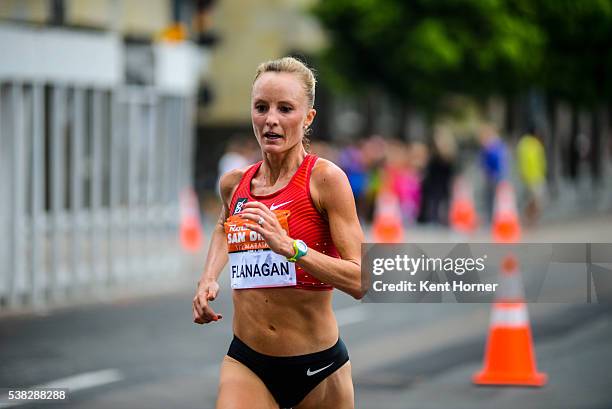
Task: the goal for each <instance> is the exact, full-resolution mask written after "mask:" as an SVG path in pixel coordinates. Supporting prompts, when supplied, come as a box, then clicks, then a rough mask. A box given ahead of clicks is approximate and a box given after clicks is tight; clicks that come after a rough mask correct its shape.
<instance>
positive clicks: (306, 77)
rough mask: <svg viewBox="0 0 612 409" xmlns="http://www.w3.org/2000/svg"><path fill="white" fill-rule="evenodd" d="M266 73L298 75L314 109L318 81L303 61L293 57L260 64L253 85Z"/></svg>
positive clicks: (309, 104)
mask: <svg viewBox="0 0 612 409" xmlns="http://www.w3.org/2000/svg"><path fill="white" fill-rule="evenodd" d="M265 72H288V73H291V74H296V75H297V76H298V78H299V79H300V81H302V85H303V87H304V92H305V94H306V98H307V99H308V106H309V107H310V108H312V107H314V101H315V86H316V84H317V80H316V78H315V76H314V72H313V70H312V69H310V68H309V67H307V66H306V64H304V63H303V62H302V61H300V60H298V59H297V58H293V57H283V58H279V59H277V60H270V61H266V62H263V63H261V64H259V67H257V71H255V79H253V83H255V81H257V78H259V77H260V76H261V74H263V73H265Z"/></svg>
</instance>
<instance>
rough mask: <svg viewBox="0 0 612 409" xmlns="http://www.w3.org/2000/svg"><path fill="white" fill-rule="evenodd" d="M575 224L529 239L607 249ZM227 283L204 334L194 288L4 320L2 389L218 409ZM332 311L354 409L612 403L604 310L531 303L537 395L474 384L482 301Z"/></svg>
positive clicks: (485, 315) (483, 322)
mask: <svg viewBox="0 0 612 409" xmlns="http://www.w3.org/2000/svg"><path fill="white" fill-rule="evenodd" d="M568 226H569V227H568ZM576 226H581V227H580V228H578V227H573V226H571V225H568V224H564V225H563V226H550V227H549V228H547V229H543V230H541V231H539V232H538V234H539V235H540V236H538V237H536V238H537V239H539V240H542V241H547V240H550V238H551V237H556V236H558V235H559V234H561V233H564V232H565V233H566V232H567V231H568V230H567V229H568V228H570V229H572V231H573V234H574V239H573V240H569V241H580V240H581V239H580V237H582V236H581V235H583V234H584V235H588V237H591V238H593V241H604V238H605V237H607V234H609V233H608V232H609V231H612V229H610V226H612V223H610V220H608V219H606V222H605V223H604V222H602V220H600V219H596V220H592V221H588V220H585V221H582V222H581V223H579V224H577V225H576ZM581 229H582V230H581ZM432 237H434V236H432ZM576 237H578V238H579V239H578V240H577V239H576ZM424 241H426V240H424ZM551 241H552V240H551ZM188 281H189V280H188ZM174 287H176V286H174ZM228 287H229V286H228V283H227V282H222V288H223V289H224V290H223V292H222V293H221V296H220V297H219V299H218V300H217V301H216V302H215V304H216V305H215V306H216V308H217V310H218V311H219V312H221V313H223V314H224V317H225V318H224V319H223V320H222V321H220V322H218V323H214V324H211V325H206V326H199V325H195V324H193V323H192V322H191V297H192V288H191V284H190V283H189V284H185V285H183V284H180V285H179V286H178V289H176V290H173V291H165V292H162V293H158V294H155V295H150V296H147V297H131V296H130V297H124V298H121V299H117V300H114V301H112V302H105V303H92V304H88V305H83V306H79V307H71V308H65V309H60V310H53V311H49V312H48V314H46V315H40V314H38V315H33V314H17V315H12V316H4V317H1V318H0V363H1V364H0V388H9V387H11V388H28V387H32V386H35V385H38V386H63V385H68V386H69V387H70V388H71V392H70V399H69V401H68V402H62V403H58V404H54V403H45V404H40V403H36V404H29V405H28V404H25V405H19V406H14V407H20V408H26V409H27V408H33V407H43V408H49V409H51V408H88V409H97V408H100V409H102V408H122V409H133V408H143V409H144V408H147V409H155V408H160V409H161V408H164V409H165V408H185V409H188V408H194V409H195V408H201V409H207V408H213V407H214V403H215V398H216V388H217V381H218V368H219V362H220V361H221V359H222V357H223V355H224V354H225V352H226V350H227V347H228V345H229V341H230V339H231V335H232V334H231V322H230V319H229V318H230V317H231V315H232V307H231V302H230V301H231V297H230V296H229V290H228ZM335 310H336V313H337V316H338V320H339V323H340V330H341V334H342V337H343V339H344V340H345V342H346V344H347V346H348V348H349V352H350V355H351V360H352V363H353V370H354V371H353V376H354V382H355V391H356V403H357V407H358V408H368V409H394V408H398V409H399V408H432V409H433V408H476V409H477V408H516V407H521V408H522V409H526V408H555V409H557V408H580V409H582V408H593V409H599V408H602V409H603V408H608V407H611V406H612V388H610V385H612V371H610V370H609V365H610V363H611V362H612V343H611V342H610V339H611V338H612V308H611V307H610V306H609V305H600V304H592V305H589V304H573V305H570V304H531V305H530V306H529V311H530V316H531V324H532V329H533V336H534V341H535V348H536V354H537V359H538V367H539V369H540V370H542V371H544V372H547V373H548V375H549V378H550V381H549V383H548V385H546V386H545V387H544V388H537V389H529V388H527V389H526V388H513V387H510V388H509V387H485V388H483V387H476V386H474V385H472V384H471V382H470V379H471V375H472V374H473V373H474V372H475V371H477V370H478V369H479V368H480V366H481V364H482V357H483V351H484V343H485V340H486V334H487V330H488V320H489V312H490V306H489V305H485V304H376V305H374V304H362V303H359V302H357V301H355V300H352V299H351V298H350V297H348V296H346V295H344V294H342V293H339V292H337V291H336V296H335ZM4 391H6V389H4ZM0 392H2V391H0ZM0 407H2V405H0ZM6 407H9V406H6ZM11 407H13V406H11Z"/></svg>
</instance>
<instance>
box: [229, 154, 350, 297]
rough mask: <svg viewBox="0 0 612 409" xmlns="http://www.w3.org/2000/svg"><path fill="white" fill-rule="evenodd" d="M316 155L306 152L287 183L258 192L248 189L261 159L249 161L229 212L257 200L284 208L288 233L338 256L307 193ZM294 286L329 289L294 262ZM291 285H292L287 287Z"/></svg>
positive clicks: (317, 248)
mask: <svg viewBox="0 0 612 409" xmlns="http://www.w3.org/2000/svg"><path fill="white" fill-rule="evenodd" d="M317 159H318V158H317V156H315V155H311V154H308V155H306V157H305V158H304V161H303V162H302V164H301V165H300V167H299V168H298V170H297V171H296V172H295V174H294V175H293V177H292V178H291V180H290V181H289V183H288V184H287V186H285V187H283V188H282V189H280V190H277V191H276V192H274V193H271V194H269V195H264V196H258V195H254V194H252V193H251V180H252V179H253V176H255V173H257V171H258V170H259V168H260V166H261V164H262V163H263V162H262V161H259V162H258V163H256V164H254V165H252V166H251V167H249V168H248V169H247V171H246V172H245V173H244V175H243V176H242V179H241V180H240V183H239V184H238V188H237V189H236V191H235V192H234V195H233V196H232V201H231V203H230V214H231V215H233V214H236V213H240V210H242V206H243V205H244V203H246V202H250V201H258V202H261V203H263V204H265V205H266V206H268V207H269V208H270V209H272V210H275V209H286V210H289V211H291V214H290V215H289V221H288V222H289V223H288V224H289V236H290V237H291V238H293V239H299V240H303V241H304V242H305V243H306V245H308V248H310V249H313V250H316V251H319V252H321V253H323V254H326V255H328V256H331V257H336V258H340V255H339V254H338V250H337V249H336V247H335V246H334V243H333V242H332V238H331V233H330V232H329V223H328V222H327V220H325V219H324V218H323V216H322V215H321V213H319V211H318V210H317V208H316V207H315V205H314V203H313V202H312V199H311V197H310V174H311V173H312V168H313V166H314V164H315V162H316V161H317ZM295 267H296V279H297V280H296V281H297V284H296V286H295V288H302V289H307V290H332V289H333V287H332V286H331V285H329V284H325V283H323V282H321V281H319V280H318V279H316V278H315V277H313V276H312V275H310V274H309V273H308V272H307V271H305V270H304V269H303V268H301V267H300V266H298V265H297V264H296V266H295ZM288 288H293V287H288Z"/></svg>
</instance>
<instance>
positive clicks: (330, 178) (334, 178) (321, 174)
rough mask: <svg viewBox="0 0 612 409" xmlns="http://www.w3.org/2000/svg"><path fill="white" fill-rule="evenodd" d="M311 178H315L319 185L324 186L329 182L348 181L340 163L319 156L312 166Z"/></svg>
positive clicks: (314, 180)
mask: <svg viewBox="0 0 612 409" xmlns="http://www.w3.org/2000/svg"><path fill="white" fill-rule="evenodd" d="M311 180H313V182H315V184H316V185H317V186H321V187H324V185H326V184H328V183H334V182H335V183H342V182H343V181H347V182H348V178H347V177H346V174H345V173H344V171H343V170H342V169H340V167H339V166H338V165H336V164H335V163H334V162H332V161H330V160H327V159H323V158H319V159H318V160H317V162H316V163H315V165H314V167H313V168H312V175H311Z"/></svg>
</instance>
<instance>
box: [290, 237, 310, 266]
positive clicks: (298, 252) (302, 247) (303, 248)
mask: <svg viewBox="0 0 612 409" xmlns="http://www.w3.org/2000/svg"><path fill="white" fill-rule="evenodd" d="M293 249H294V250H295V254H294V255H293V257H291V258H287V261H291V262H292V263H295V262H296V261H298V260H299V259H300V258H302V257H304V256H305V255H306V254H308V246H307V245H306V243H304V242H303V241H302V240H293Z"/></svg>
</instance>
